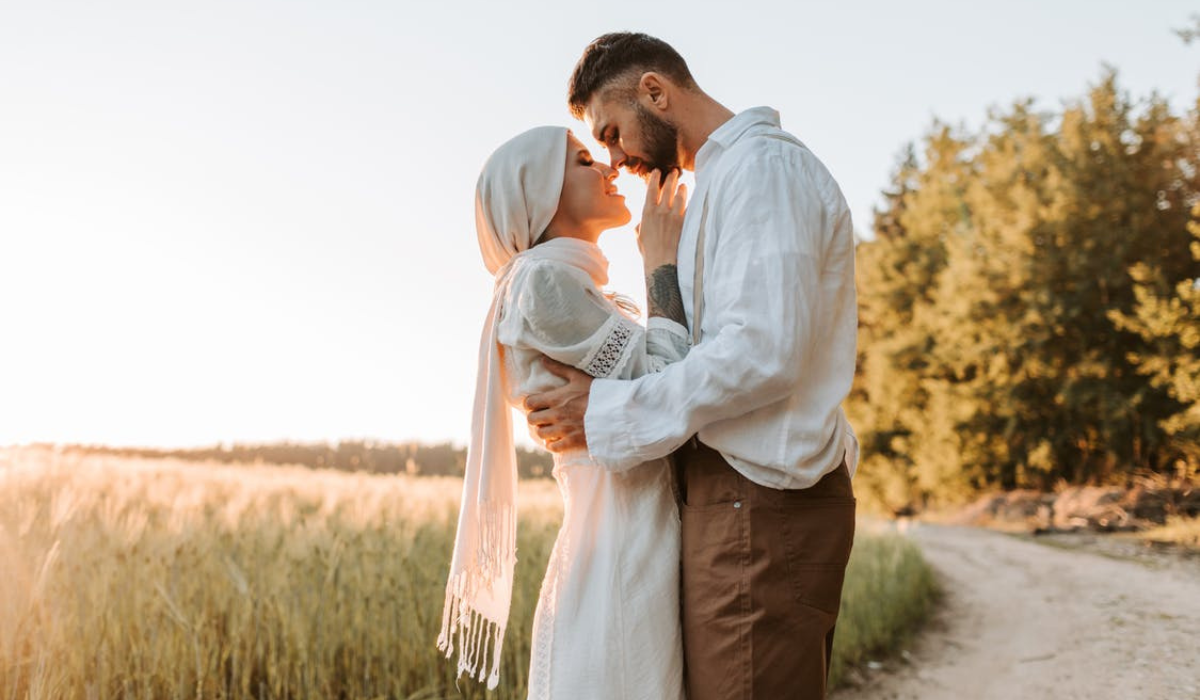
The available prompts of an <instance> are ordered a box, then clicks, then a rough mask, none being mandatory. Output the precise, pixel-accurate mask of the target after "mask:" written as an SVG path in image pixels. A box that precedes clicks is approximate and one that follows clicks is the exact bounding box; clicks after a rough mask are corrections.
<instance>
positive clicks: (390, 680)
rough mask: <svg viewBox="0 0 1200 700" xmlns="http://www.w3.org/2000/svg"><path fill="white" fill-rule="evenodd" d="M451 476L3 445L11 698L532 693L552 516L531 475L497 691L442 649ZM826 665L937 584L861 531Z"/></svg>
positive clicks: (555, 510) (853, 655)
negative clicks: (460, 668) (536, 614)
mask: <svg viewBox="0 0 1200 700" xmlns="http://www.w3.org/2000/svg"><path fill="white" fill-rule="evenodd" d="M460 483H461V482H460V481H459V480H457V479H449V478H436V477H409V476H378V475H365V474H351V473H345V472H335V471H322V470H310V469H307V468H303V467H295V468H293V467H277V466H253V465H236V466H229V465H218V464H215V463H196V462H177V461H170V460H130V459H121V458H113V457H101V456H84V455H80V454H74V453H69V452H68V453H62V452H56V451H52V450H45V449H28V448H26V449H9V450H3V451H0V567H2V569H0V700H18V699H20V700H26V699H28V700H49V699H54V700H59V699H72V700H74V699H78V700H92V699H105V698H147V699H149V698H155V699H157V698H180V699H182V698H227V699H234V698H239V699H240V698H261V699H265V698H289V699H291V698H296V699H300V698H323V699H324V698H346V699H350V698H355V699H357V698H389V699H394V700H433V699H435V698H459V697H462V698H493V699H497V700H499V699H504V700H507V699H509V698H513V699H515V698H524V697H525V688H526V681H527V663H528V658H529V645H530V631H531V627H532V619H533V609H534V606H535V604H536V601H537V594H538V587H539V585H540V582H541V578H542V573H543V571H544V568H543V567H544V566H545V562H546V560H547V558H548V556H549V552H550V547H551V546H552V544H553V541H554V536H555V533H556V532H557V529H558V525H559V520H560V518H561V502H560V500H559V494H558V490H557V487H556V486H555V484H554V483H553V482H552V481H528V482H522V484H521V492H520V500H521V517H520V531H519V534H518V550H519V561H518V565H517V572H516V578H517V582H516V587H515V590H514V592H513V611H512V619H511V621H510V625H509V631H508V634H507V636H506V639H505V648H504V658H503V665H502V668H501V686H500V688H499V689H497V690H496V691H494V692H491V693H489V692H486V691H485V690H484V689H483V687H482V685H481V684H479V683H477V682H475V681H473V680H469V679H465V678H464V679H459V680H458V681H457V682H456V679H455V678H454V667H453V664H452V663H450V662H449V661H447V660H446V659H445V658H444V657H443V656H442V655H441V654H440V653H439V652H437V650H436V649H435V648H434V640H435V638H436V636H437V631H438V627H439V625H440V622H441V612H442V610H441V608H442V601H443V599H444V585H445V580H446V574H447V570H448V566H449V558H450V553H451V550H452V545H453V537H454V527H455V519H454V518H455V515H456V511H457V507H458V498H459V489H460ZM847 579H848V580H847V586H846V591H845V595H844V601H843V612H842V616H843V617H842V620H841V622H840V623H839V627H838V630H839V631H838V645H837V648H836V649H835V668H834V675H835V677H836V676H837V675H839V674H840V673H841V672H842V670H843V668H844V666H845V665H846V664H847V663H858V662H861V661H862V660H864V659H865V658H866V656H865V655H866V654H868V653H869V652H871V651H873V650H876V649H879V648H886V647H888V646H890V645H892V644H894V643H895V642H896V640H897V639H900V638H902V636H903V635H904V634H905V632H906V630H908V629H910V628H911V627H912V626H913V624H914V623H915V622H917V621H919V620H920V619H921V617H923V615H924V614H925V611H926V610H927V609H928V606H929V605H930V604H931V601H932V600H933V581H932V577H931V575H930V573H929V570H928V567H927V566H925V564H924V562H922V561H921V559H920V556H919V554H918V553H917V552H916V550H915V548H914V547H913V546H912V545H911V544H909V543H908V542H907V541H905V540H903V539H902V538H899V537H896V536H894V535H886V534H869V533H864V534H862V535H861V536H860V538H859V540H858V541H857V543H856V547H855V555H854V557H853V559H852V561H851V566H850V571H849V572H848V576H847Z"/></svg>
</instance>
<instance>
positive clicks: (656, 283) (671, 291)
mask: <svg viewBox="0 0 1200 700" xmlns="http://www.w3.org/2000/svg"><path fill="white" fill-rule="evenodd" d="M646 301H647V303H648V304H649V306H650V309H649V315H650V316H660V317H662V318H666V319H670V320H672V321H674V322H676V323H678V324H679V325H681V326H683V327H685V328H686V327H687V316H686V315H685V314H684V311H683V295H682V294H681V293H680V292H679V271H678V270H677V269H676V267H675V266H674V265H670V264H668V265H659V266H658V267H656V268H654V270H652V271H651V272H650V273H649V274H647V275H646Z"/></svg>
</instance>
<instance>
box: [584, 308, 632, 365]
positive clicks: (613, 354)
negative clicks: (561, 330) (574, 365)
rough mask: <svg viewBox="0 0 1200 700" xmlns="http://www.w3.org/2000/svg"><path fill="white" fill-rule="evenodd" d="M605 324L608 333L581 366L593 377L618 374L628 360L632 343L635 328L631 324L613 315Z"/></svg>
mask: <svg viewBox="0 0 1200 700" xmlns="http://www.w3.org/2000/svg"><path fill="white" fill-rule="evenodd" d="M605 325H607V326H608V329H607V331H608V333H607V335H606V336H605V337H604V342H603V343H601V344H600V346H599V347H597V348H596V351H595V353H594V354H593V355H592V357H591V359H590V360H588V362H587V364H586V365H585V366H584V368H583V371H585V372H587V373H588V374H590V375H592V376H593V377H599V378H603V377H610V376H614V375H616V374H619V373H620V371H621V368H622V367H624V365H625V363H626V362H627V361H628V360H629V356H630V354H631V352H630V351H631V350H632V349H633V345H634V343H633V340H634V335H635V334H636V328H635V327H634V326H632V324H629V323H625V322H623V319H622V318H621V317H620V316H613V317H612V318H611V319H609V321H608V323H607V324H605Z"/></svg>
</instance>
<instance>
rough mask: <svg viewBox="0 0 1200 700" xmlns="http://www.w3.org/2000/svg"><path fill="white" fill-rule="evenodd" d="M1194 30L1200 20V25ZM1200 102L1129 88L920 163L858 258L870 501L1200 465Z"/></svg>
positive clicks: (900, 182)
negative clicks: (1132, 92) (1140, 94)
mask: <svg viewBox="0 0 1200 700" xmlns="http://www.w3.org/2000/svg"><path fill="white" fill-rule="evenodd" d="M1198 26H1200V21H1198ZM1198 173H1200V99H1198V100H1197V101H1196V102H1195V103H1193V104H1192V105H1190V107H1189V108H1187V109H1186V110H1184V111H1183V112H1182V113H1175V112H1173V111H1172V109H1171V106H1170V105H1169V103H1168V102H1167V101H1166V100H1165V99H1163V98H1162V97H1160V96H1158V95H1150V96H1149V97H1146V98H1143V99H1138V100H1134V99H1132V98H1131V97H1130V96H1129V95H1128V94H1127V93H1126V92H1125V91H1124V90H1122V89H1121V88H1120V86H1119V84H1118V79H1117V76H1116V74H1115V72H1114V71H1112V70H1111V69H1109V70H1106V71H1105V72H1104V74H1103V75H1102V77H1101V78H1100V80H1099V81H1098V82H1097V83H1096V84H1094V85H1092V86H1090V89H1089V90H1088V91H1087V93H1086V94H1085V95H1084V96H1083V97H1081V98H1078V99H1074V100H1071V101H1068V102H1065V103H1064V104H1062V106H1061V107H1059V108H1057V109H1045V108H1039V107H1038V106H1037V105H1036V104H1035V103H1034V102H1033V101H1032V100H1023V101H1019V102H1017V103H1015V104H1013V105H1012V106H1011V107H1008V108H1006V109H997V110H994V111H992V112H991V113H989V114H988V115H987V119H986V121H985V123H984V124H983V126H982V127H980V128H978V129H976V130H971V129H968V128H965V127H953V126H950V125H947V124H942V123H935V124H934V125H933V127H932V128H931V129H930V131H929V132H928V133H927V134H926V135H925V136H924V137H923V138H922V139H921V140H920V142H919V143H918V144H914V145H910V146H909V147H908V148H907V149H905V150H904V152H903V153H902V156H901V157H900V159H899V162H898V165H897V167H896V169H895V172H894V176H893V177H892V182H891V186H890V187H889V189H888V190H887V191H886V192H885V198H886V199H885V204H884V205H883V206H882V207H881V208H878V209H877V210H876V212H875V217H874V222H873V232H874V240H873V241H868V242H864V243H862V244H861V245H860V246H859V249H858V251H857V273H858V279H859V291H858V293H859V310H860V329H859V346H858V358H857V359H858V372H857V376H856V379H855V384H854V388H853V390H852V394H851V397H850V399H849V400H848V402H847V411H848V413H849V414H850V417H851V420H852V422H853V423H854V425H855V427H856V430H857V432H858V434H859V437H860V439H861V441H862V444H863V455H864V459H863V463H862V467H861V470H860V472H859V476H858V478H857V482H858V483H859V485H860V486H859V488H860V489H861V490H863V491H864V492H865V493H866V495H868V497H870V498H873V499H875V500H878V501H881V502H882V503H884V504H885V505H888V506H890V507H893V508H903V507H906V506H916V507H921V506H927V505H930V504H933V503H939V502H954V501H961V500H963V499H965V498H968V497H970V496H971V495H973V494H976V493H978V492H979V491H981V490H986V489H996V488H1000V489H1013V488H1036V489H1044V490H1049V489H1053V488H1054V487H1055V486H1057V485H1061V484H1064V483H1071V484H1086V483H1119V482H1122V481H1129V480H1131V479H1133V478H1134V477H1137V476H1138V475H1146V474H1183V475H1184V477H1185V478H1191V477H1194V476H1195V475H1196V474H1197V470H1198V467H1200V353H1198V350H1197V346H1198V345H1200V279H1198V276H1200V181H1198Z"/></svg>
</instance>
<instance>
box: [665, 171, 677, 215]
mask: <svg viewBox="0 0 1200 700" xmlns="http://www.w3.org/2000/svg"><path fill="white" fill-rule="evenodd" d="M678 184H679V170H678V169H674V168H673V169H672V170H671V172H670V174H669V175H667V181H666V182H665V183H663V196H662V200H661V201H662V204H663V205H664V206H665V207H666V208H668V209H672V208H674V206H675V187H676V186H677V185H678Z"/></svg>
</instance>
